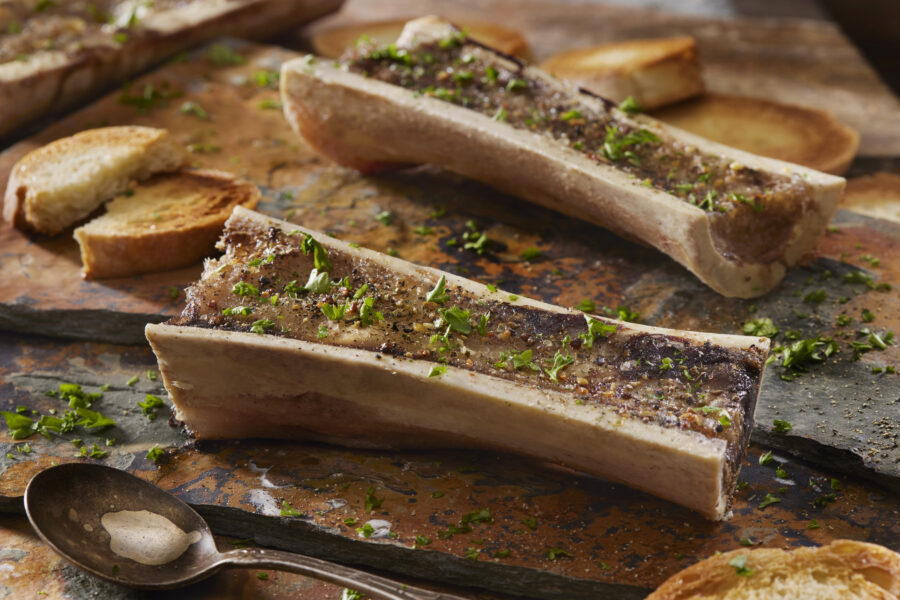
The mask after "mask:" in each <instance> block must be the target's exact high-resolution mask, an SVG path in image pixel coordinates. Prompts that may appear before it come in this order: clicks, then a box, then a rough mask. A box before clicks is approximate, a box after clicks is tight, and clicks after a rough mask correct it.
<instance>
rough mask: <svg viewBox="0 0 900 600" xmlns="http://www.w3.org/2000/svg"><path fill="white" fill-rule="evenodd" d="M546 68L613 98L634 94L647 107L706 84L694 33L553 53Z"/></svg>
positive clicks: (677, 98)
mask: <svg viewBox="0 0 900 600" xmlns="http://www.w3.org/2000/svg"><path fill="white" fill-rule="evenodd" d="M541 69H543V70H544V71H546V72H548V73H550V74H552V75H554V76H556V77H560V78H563V79H567V80H569V81H571V82H572V83H574V84H576V85H578V86H581V87H583V88H584V89H586V90H588V91H589V92H592V93H594V94H597V95H598V96H602V97H604V98H608V99H610V100H612V101H614V102H623V101H624V100H625V99H627V98H628V97H629V96H631V97H632V98H634V99H635V100H636V101H637V103H638V105H640V106H641V107H643V108H644V109H645V110H649V109H653V108H659V107H661V106H666V105H667V104H672V103H673V102H678V101H680V100H684V99H685V98H690V97H692V96H696V95H697V94H701V93H703V89H704V86H703V78H702V76H701V74H700V59H699V55H698V52H697V43H696V42H695V41H694V38H692V37H674V38H654V39H640V40H628V41H624V42H613V43H610V44H602V45H600V46H591V47H589V48H576V49H574V50H567V51H565V52H561V53H559V54H556V55H554V56H552V57H550V58H548V59H547V60H545V61H544V62H543V63H541Z"/></svg>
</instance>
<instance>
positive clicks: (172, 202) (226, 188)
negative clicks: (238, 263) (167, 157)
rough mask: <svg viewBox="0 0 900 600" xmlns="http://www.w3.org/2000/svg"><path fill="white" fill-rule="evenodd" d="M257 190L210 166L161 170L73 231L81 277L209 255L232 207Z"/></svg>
mask: <svg viewBox="0 0 900 600" xmlns="http://www.w3.org/2000/svg"><path fill="white" fill-rule="evenodd" d="M258 201H259V190H258V189H257V187H256V186H255V185H253V184H252V183H249V182H246V181H243V180H240V179H237V178H235V177H234V176H233V175H231V174H230V173H224V172H222V171H214V170H199V171H178V172H175V173H163V174H161V175H156V176H155V177H153V178H151V179H148V180H147V181H145V182H143V183H141V184H139V185H137V186H136V187H135V188H134V193H133V194H131V195H127V196H120V197H118V198H116V199H115V200H113V201H112V202H110V203H109V204H107V205H106V214H104V215H102V216H100V217H97V218H96V219H94V220H92V221H89V222H88V223H87V224H85V225H83V226H81V227H79V228H78V229H76V230H75V234H74V235H75V239H76V240H77V241H78V244H79V246H81V261H82V263H83V265H84V269H83V270H82V275H83V276H84V278H85V279H103V278H109V277H125V276H128V275H136V274H138V273H151V272H155V271H167V270H169V269H175V268H178V267H184V266H187V265H190V264H193V263H195V262H198V261H199V260H200V259H201V258H203V257H204V256H207V255H208V254H210V253H211V252H212V251H213V249H214V247H215V244H216V240H217V239H218V237H219V234H220V233H221V231H222V226H223V225H224V224H225V220H226V219H227V218H228V216H229V215H230V214H231V211H232V209H233V208H234V207H235V206H238V205H240V206H245V207H247V208H254V207H255V206H256V203H257V202H258Z"/></svg>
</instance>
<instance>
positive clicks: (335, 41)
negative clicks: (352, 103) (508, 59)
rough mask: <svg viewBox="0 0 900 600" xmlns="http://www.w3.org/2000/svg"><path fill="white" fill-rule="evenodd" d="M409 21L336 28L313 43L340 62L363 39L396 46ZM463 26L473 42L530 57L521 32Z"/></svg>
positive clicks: (474, 24) (493, 26) (492, 25)
mask: <svg viewBox="0 0 900 600" xmlns="http://www.w3.org/2000/svg"><path fill="white" fill-rule="evenodd" d="M405 24H406V20H394V21H377V22H374V23H357V24H353V25H345V26H343V27H335V28H334V29H329V30H327V31H323V32H321V33H318V34H316V35H315V36H314V37H313V39H312V47H313V50H314V51H315V52H316V54H318V55H320V56H324V57H326V58H338V57H339V56H341V55H342V54H343V53H344V52H345V51H346V50H347V49H348V48H352V47H353V46H354V45H355V44H356V42H357V41H359V40H360V38H363V36H365V38H363V39H366V38H367V39H368V40H370V41H371V42H372V43H374V44H377V45H379V46H380V45H386V44H391V43H393V42H394V41H395V40H396V39H397V38H398V37H399V36H400V33H401V32H402V31H403V26H404V25H405ZM459 26H460V27H461V28H463V29H465V30H466V31H468V32H469V35H471V36H472V39H474V40H477V41H478V42H480V43H482V44H484V45H486V46H490V47H492V48H496V49H497V50H499V51H500V52H503V53H504V54H510V55H514V56H523V57H524V56H528V54H529V50H528V42H527V41H526V40H525V36H523V35H522V34H521V32H519V31H516V30H515V29H510V28H509V27H504V26H502V25H497V24H495V23H478V22H472V23H460V24H459Z"/></svg>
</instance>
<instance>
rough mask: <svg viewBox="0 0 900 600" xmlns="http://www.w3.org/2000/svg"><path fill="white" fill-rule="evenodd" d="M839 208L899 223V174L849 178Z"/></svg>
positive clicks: (877, 174) (876, 174)
mask: <svg viewBox="0 0 900 600" xmlns="http://www.w3.org/2000/svg"><path fill="white" fill-rule="evenodd" d="M841 208H846V209H847V210H852V211H853V212H857V213H860V214H863V215H867V216H870V217H874V218H876V219H887V220H888V221H894V222H895V223H900V175H897V174H896V173H875V174H874V175H865V176H863V177H854V178H852V179H849V180H848V181H847V193H846V194H844V197H843V198H842V199H841Z"/></svg>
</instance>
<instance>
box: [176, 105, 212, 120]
mask: <svg viewBox="0 0 900 600" xmlns="http://www.w3.org/2000/svg"><path fill="white" fill-rule="evenodd" d="M181 112H182V114H185V115H194V116H195V117H197V118H199V119H203V120H204V121H206V120H209V113H208V112H206V110H204V109H203V107H202V106H200V105H199V104H197V103H196V102H191V101H188V102H185V103H184V104H182V105H181Z"/></svg>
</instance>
